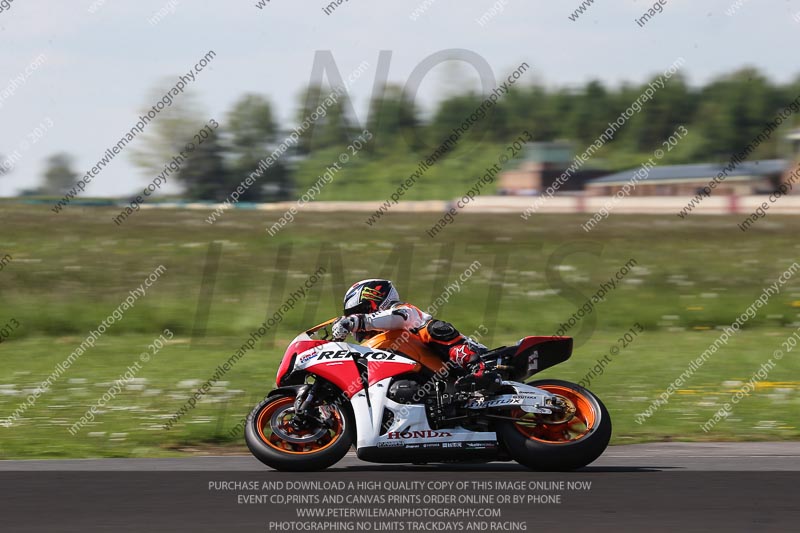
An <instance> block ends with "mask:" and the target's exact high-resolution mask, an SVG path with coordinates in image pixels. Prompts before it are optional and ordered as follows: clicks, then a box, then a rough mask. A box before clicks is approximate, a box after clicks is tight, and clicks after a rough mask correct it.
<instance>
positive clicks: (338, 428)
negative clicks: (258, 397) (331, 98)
mask: <svg viewBox="0 0 800 533" xmlns="http://www.w3.org/2000/svg"><path fill="white" fill-rule="evenodd" d="M292 407H294V399H293V398H285V397H284V398H280V399H278V400H276V401H274V402H272V403H269V404H267V405H266V406H264V408H263V409H262V410H261V412H260V413H258V418H257V419H256V429H257V430H258V436H259V437H261V440H262V441H263V442H264V444H266V445H268V446H269V447H271V448H274V449H275V450H278V451H279V452H282V453H290V454H296V455H308V454H312V453H317V452H321V451H322V450H324V449H326V448H328V447H330V446H332V445H333V444H334V443H335V442H336V441H338V440H339V438H340V437H341V436H342V433H344V420H343V417H342V415H341V413H340V412H339V409H338V408H336V407H332V406H322V409H329V414H330V415H331V418H332V419H333V421H334V424H333V426H332V427H331V428H328V430H327V431H325V432H324V433H323V434H322V435H321V436H320V437H318V438H317V439H315V440H307V441H304V442H292V441H289V440H286V439H285V438H282V437H281V436H280V433H285V434H288V435H291V436H292V437H296V438H298V439H302V438H304V437H306V436H307V434H308V433H309V431H306V430H298V429H296V428H294V427H293V426H292V425H291V424H290V422H291V421H292V419H293V418H294V409H292ZM276 426H277V427H276ZM276 430H278V431H277V432H276Z"/></svg>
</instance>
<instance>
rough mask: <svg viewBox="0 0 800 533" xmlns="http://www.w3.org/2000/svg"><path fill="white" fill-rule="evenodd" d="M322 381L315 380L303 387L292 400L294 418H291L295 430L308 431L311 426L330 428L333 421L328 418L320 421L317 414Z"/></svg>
mask: <svg viewBox="0 0 800 533" xmlns="http://www.w3.org/2000/svg"><path fill="white" fill-rule="evenodd" d="M322 393H323V390H322V380H319V379H316V380H314V383H311V384H308V383H306V384H305V385H303V386H302V387H301V388H300V389H299V390H298V391H297V396H296V397H295V399H294V414H295V416H294V418H292V422H291V424H292V426H293V427H294V428H295V429H298V430H300V429H308V428H309V427H313V426H317V427H319V426H325V427H330V426H331V425H332V424H333V422H334V421H333V420H332V419H331V417H330V416H326V417H324V418H323V419H320V418H319V417H318V416H317V413H319V412H320V411H319V410H318V409H317V407H318V405H319V404H318V403H317V400H318V399H319V398H320V396H321V395H322Z"/></svg>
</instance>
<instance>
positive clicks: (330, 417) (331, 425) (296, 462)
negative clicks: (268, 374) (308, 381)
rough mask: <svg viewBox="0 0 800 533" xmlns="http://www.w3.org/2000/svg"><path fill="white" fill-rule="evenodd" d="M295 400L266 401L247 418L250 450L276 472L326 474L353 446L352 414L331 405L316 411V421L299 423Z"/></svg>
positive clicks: (278, 396) (275, 398) (285, 396)
mask: <svg viewBox="0 0 800 533" xmlns="http://www.w3.org/2000/svg"><path fill="white" fill-rule="evenodd" d="M294 400H295V396H294V395H293V394H290V393H283V392H282V393H279V394H275V395H273V396H269V397H267V399H265V400H264V401H263V402H261V403H260V404H259V405H257V406H256V407H255V409H253V411H252V412H251V413H250V415H249V416H248V417H247V426H246V428H245V440H246V441H247V447H248V448H250V451H251V452H252V453H253V455H254V456H255V457H256V458H257V459H258V460H259V461H261V462H262V463H264V464H265V465H267V466H270V467H272V468H274V469H276V470H285V471H294V472H305V471H311V470H323V469H325V468H328V467H329V466H331V465H333V464H335V463H337V462H338V461H339V460H340V459H342V457H344V456H345V454H346V453H347V450H349V449H350V446H351V444H352V443H353V435H354V431H355V430H354V424H353V420H352V416H351V415H350V413H349V411H348V410H346V409H345V408H343V407H342V406H340V405H338V404H336V403H332V404H324V405H320V406H318V407H317V408H315V409H314V410H313V413H314V414H315V416H314V420H313V421H300V420H298V419H296V413H295V408H294Z"/></svg>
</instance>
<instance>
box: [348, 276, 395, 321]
mask: <svg viewBox="0 0 800 533" xmlns="http://www.w3.org/2000/svg"><path fill="white" fill-rule="evenodd" d="M399 301H400V295H399V294H397V289H395V288H394V285H393V284H392V282H391V281H389V280H388V279H365V280H361V281H359V282H358V283H356V284H354V285H353V286H352V287H350V288H349V289H347V292H346V293H345V295H344V314H345V316H348V315H354V314H356V313H374V312H376V311H383V310H384V309H389V308H390V307H391V306H392V305H393V304H396V303H397V302H399Z"/></svg>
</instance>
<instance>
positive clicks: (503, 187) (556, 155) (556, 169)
mask: <svg viewBox="0 0 800 533" xmlns="http://www.w3.org/2000/svg"><path fill="white" fill-rule="evenodd" d="M573 161H574V147H573V145H572V144H571V143H567V142H536V143H530V144H529V145H527V147H526V148H525V152H524V156H523V158H522V160H521V162H520V164H519V165H518V166H517V168H515V169H511V170H507V171H505V172H503V173H502V174H500V178H499V184H498V192H499V193H500V194H507V195H535V194H540V193H541V192H542V191H544V190H545V189H547V187H549V186H550V185H552V184H553V182H554V181H555V180H556V179H558V177H559V176H561V174H563V173H564V171H565V170H566V169H567V168H568V167H569V166H570V165H571V164H572V163H573ZM604 174H605V172H604V171H603V170H598V169H585V168H581V169H580V170H578V171H577V172H575V173H574V174H572V175H570V178H569V180H568V181H566V182H565V183H564V184H563V185H562V186H561V187H560V188H559V192H570V191H572V192H577V191H581V190H583V187H584V185H585V183H586V182H587V181H588V180H590V179H592V178H596V177H598V176H602V175H604Z"/></svg>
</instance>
